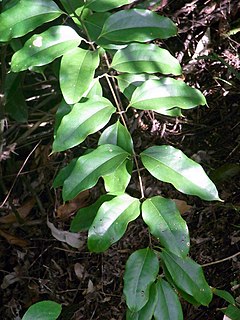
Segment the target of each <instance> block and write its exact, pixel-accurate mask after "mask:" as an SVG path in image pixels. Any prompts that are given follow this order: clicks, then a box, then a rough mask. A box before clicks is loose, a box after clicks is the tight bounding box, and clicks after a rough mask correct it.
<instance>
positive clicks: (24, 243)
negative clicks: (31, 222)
mask: <svg viewBox="0 0 240 320" xmlns="http://www.w3.org/2000/svg"><path fill="white" fill-rule="evenodd" d="M0 236H1V237H3V238H4V239H6V240H7V242H8V243H9V244H11V245H16V246H19V247H23V248H24V247H26V246H28V245H29V242H28V241H27V240H24V239H21V238H18V237H16V236H14V235H12V234H10V233H8V232H6V231H3V230H2V229H0Z"/></svg>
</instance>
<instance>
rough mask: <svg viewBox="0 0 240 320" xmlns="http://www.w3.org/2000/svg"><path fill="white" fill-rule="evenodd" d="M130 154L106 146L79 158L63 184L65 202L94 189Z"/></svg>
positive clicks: (115, 147) (117, 148) (112, 146)
mask: <svg viewBox="0 0 240 320" xmlns="http://www.w3.org/2000/svg"><path fill="white" fill-rule="evenodd" d="M128 156H129V153H127V152H126V151H124V150H123V149H121V148H120V147H118V146H114V145H111V144H105V145H102V146H99V147H98V148H97V149H96V150H94V151H92V152H91V153H88V154H86V155H84V156H81V157H79V158H78V160H77V162H76V164H75V166H74V168H73V170H72V172H71V174H70V175H69V177H68V178H67V179H66V180H65V181H64V184H63V199H64V201H67V200H70V199H73V198H75V197H76V195H77V194H78V193H80V192H81V191H84V190H87V189H89V188H91V187H93V186H94V185H95V184H96V183H97V181H98V179H99V178H100V177H101V176H104V175H106V174H110V173H111V172H113V171H114V170H115V169H116V168H117V167H118V166H119V165H120V164H121V163H123V162H124V161H125V160H126V158H127V157H128Z"/></svg>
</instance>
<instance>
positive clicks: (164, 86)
mask: <svg viewBox="0 0 240 320" xmlns="http://www.w3.org/2000/svg"><path fill="white" fill-rule="evenodd" d="M205 104H206V99H205V98H204V96H203V94H202V93H201V92H200V91H199V90H197V89H195V88H191V87H189V86H188V85H187V84H186V83H184V82H183V81H181V80H175V79H172V78H162V79H159V80H151V79H150V80H147V81H146V82H144V83H143V84H142V85H140V86H139V87H138V88H137V89H136V90H135V91H134V93H133V95H132V99H131V101H130V105H131V107H134V108H137V109H141V110H153V111H156V112H159V113H163V112H164V111H165V110H168V109H171V108H174V107H179V108H182V109H190V108H194V107H196V106H198V105H205ZM163 114H164V113H163Z"/></svg>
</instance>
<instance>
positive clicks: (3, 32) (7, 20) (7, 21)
mask: <svg viewBox="0 0 240 320" xmlns="http://www.w3.org/2000/svg"><path fill="white" fill-rule="evenodd" d="M62 13H63V11H62V10H60V9H59V8H58V6H57V5H56V4H55V3H54V2H53V1H51V0H41V1H34V4H33V1H32V0H21V1H18V2H17V4H15V5H14V6H13V7H11V8H10V9H8V10H6V11H4V12H3V13H1V15H0V20H1V23H0V41H4V42H5V41H9V40H11V39H12V38H17V37H21V36H23V35H25V34H26V33H28V32H30V31H32V30H34V29H35V28H37V27H38V26H40V25H42V24H43V23H45V22H48V21H51V20H54V19H56V18H57V17H59V16H60V15H61V14H62Z"/></svg>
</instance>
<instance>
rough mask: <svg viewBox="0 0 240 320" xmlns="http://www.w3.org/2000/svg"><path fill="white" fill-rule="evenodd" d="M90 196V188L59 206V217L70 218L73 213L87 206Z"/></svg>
mask: <svg viewBox="0 0 240 320" xmlns="http://www.w3.org/2000/svg"><path fill="white" fill-rule="evenodd" d="M89 197H90V191H89V190H85V191H83V192H81V193H80V194H79V195H78V196H77V197H76V198H74V199H72V200H70V201H69V202H67V203H64V204H63V205H61V206H60V207H58V208H57V217H58V218H60V219H63V220H65V219H68V218H69V217H70V216H71V215H72V213H74V212H75V211H77V210H79V209H80V208H83V207H86V206H87V204H88V200H89Z"/></svg>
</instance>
